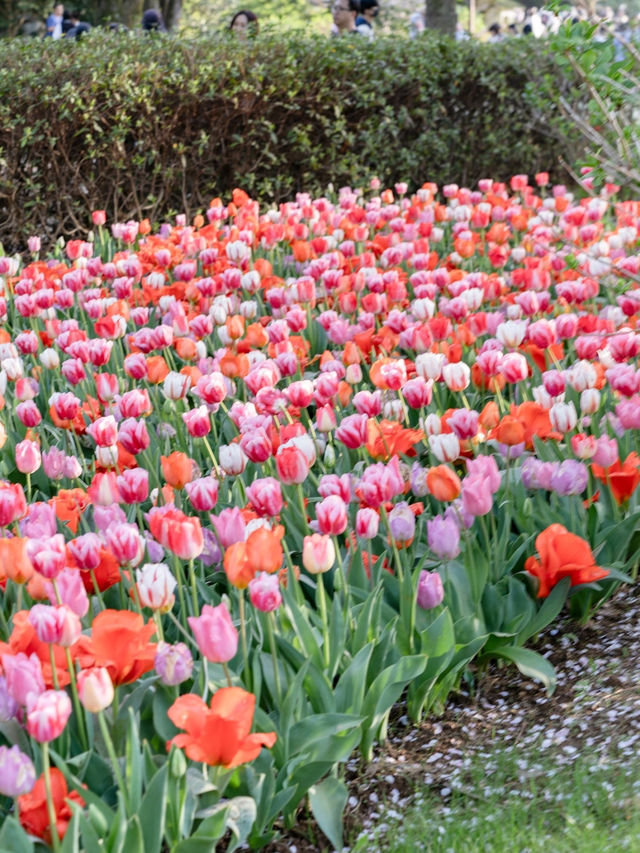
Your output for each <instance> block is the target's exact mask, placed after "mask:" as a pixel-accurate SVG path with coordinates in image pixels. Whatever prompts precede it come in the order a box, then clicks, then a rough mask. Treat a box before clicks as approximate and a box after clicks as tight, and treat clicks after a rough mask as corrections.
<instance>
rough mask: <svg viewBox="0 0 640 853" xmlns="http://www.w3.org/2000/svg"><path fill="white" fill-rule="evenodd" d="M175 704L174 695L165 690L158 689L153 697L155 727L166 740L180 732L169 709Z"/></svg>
mask: <svg viewBox="0 0 640 853" xmlns="http://www.w3.org/2000/svg"><path fill="white" fill-rule="evenodd" d="M172 704H173V696H170V695H169V694H168V693H167V692H166V691H165V690H161V689H158V690H156V691H155V695H154V697H153V703H152V706H151V707H152V709H153V727H154V729H155V730H156V731H157V732H158V734H159V735H160V737H161V738H162V739H163V740H164V741H169V740H171V739H172V738H173V737H175V736H176V735H177V734H178V729H177V728H176V727H175V726H174V725H173V723H172V722H171V720H170V719H169V717H168V716H167V711H168V710H169V708H170V707H171V705H172Z"/></svg>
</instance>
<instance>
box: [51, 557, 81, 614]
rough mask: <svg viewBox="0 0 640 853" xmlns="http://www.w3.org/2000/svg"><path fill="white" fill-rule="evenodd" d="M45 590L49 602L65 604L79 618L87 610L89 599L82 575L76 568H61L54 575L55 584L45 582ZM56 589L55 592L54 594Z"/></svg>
mask: <svg viewBox="0 0 640 853" xmlns="http://www.w3.org/2000/svg"><path fill="white" fill-rule="evenodd" d="M45 590H46V593H47V597H48V599H49V603H50V604H54V605H55V604H58V598H59V599H60V603H61V604H65V605H66V606H67V607H68V608H69V609H70V610H72V611H73V612H74V613H75V614H76V615H77V616H79V617H80V618H81V619H82V618H83V616H86V615H87V613H88V611H89V599H88V597H87V592H86V590H85V588H84V584H83V582H82V576H81V574H80V572H79V571H78V570H77V569H63V570H62V571H61V572H60V574H59V575H58V576H57V577H56V586H55V589H54V586H53V584H52V583H50V582H47V583H45ZM56 590H57V594H56Z"/></svg>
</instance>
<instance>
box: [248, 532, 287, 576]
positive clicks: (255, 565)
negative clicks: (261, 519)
mask: <svg viewBox="0 0 640 853" xmlns="http://www.w3.org/2000/svg"><path fill="white" fill-rule="evenodd" d="M283 536H284V527H282V525H280V524H279V525H278V526H277V527H276V528H274V529H273V530H267V528H266V527H259V528H258V529H257V530H254V531H253V533H251V534H250V535H249V537H248V538H247V542H246V545H247V559H248V560H249V564H250V565H251V567H252V569H253V571H254V573H255V574H257V573H258V572H269V573H271V572H277V571H278V569H280V567H281V566H282V558H283V551H282V544H281V543H282V538H283Z"/></svg>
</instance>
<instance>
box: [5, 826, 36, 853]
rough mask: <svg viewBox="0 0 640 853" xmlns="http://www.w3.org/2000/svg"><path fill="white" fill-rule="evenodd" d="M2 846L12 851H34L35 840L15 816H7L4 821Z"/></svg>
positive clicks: (22, 852)
mask: <svg viewBox="0 0 640 853" xmlns="http://www.w3.org/2000/svg"><path fill="white" fill-rule="evenodd" d="M0 848H2V849H3V850H9V851H11V853H33V842H32V841H31V839H30V838H29V836H28V835H27V833H26V832H25V831H24V829H23V828H22V827H21V826H20V824H19V823H18V821H17V820H16V819H15V818H14V817H5V819H4V821H3V823H2V829H0Z"/></svg>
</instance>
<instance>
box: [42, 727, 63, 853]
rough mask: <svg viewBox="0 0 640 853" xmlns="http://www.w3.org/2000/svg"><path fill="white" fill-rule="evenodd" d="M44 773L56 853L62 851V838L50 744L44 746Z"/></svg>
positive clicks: (52, 838) (52, 840) (45, 743)
mask: <svg viewBox="0 0 640 853" xmlns="http://www.w3.org/2000/svg"><path fill="white" fill-rule="evenodd" d="M42 772H43V775H44V791H45V796H46V799H47V814H48V815H49V828H50V830H51V845H52V847H53V849H54V850H55V851H56V853H57V851H58V850H60V837H59V836H58V826H57V821H56V809H55V805H54V803H53V796H52V793H51V766H50V764H49V744H48V743H47V742H46V741H45V742H44V743H43V744H42Z"/></svg>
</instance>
